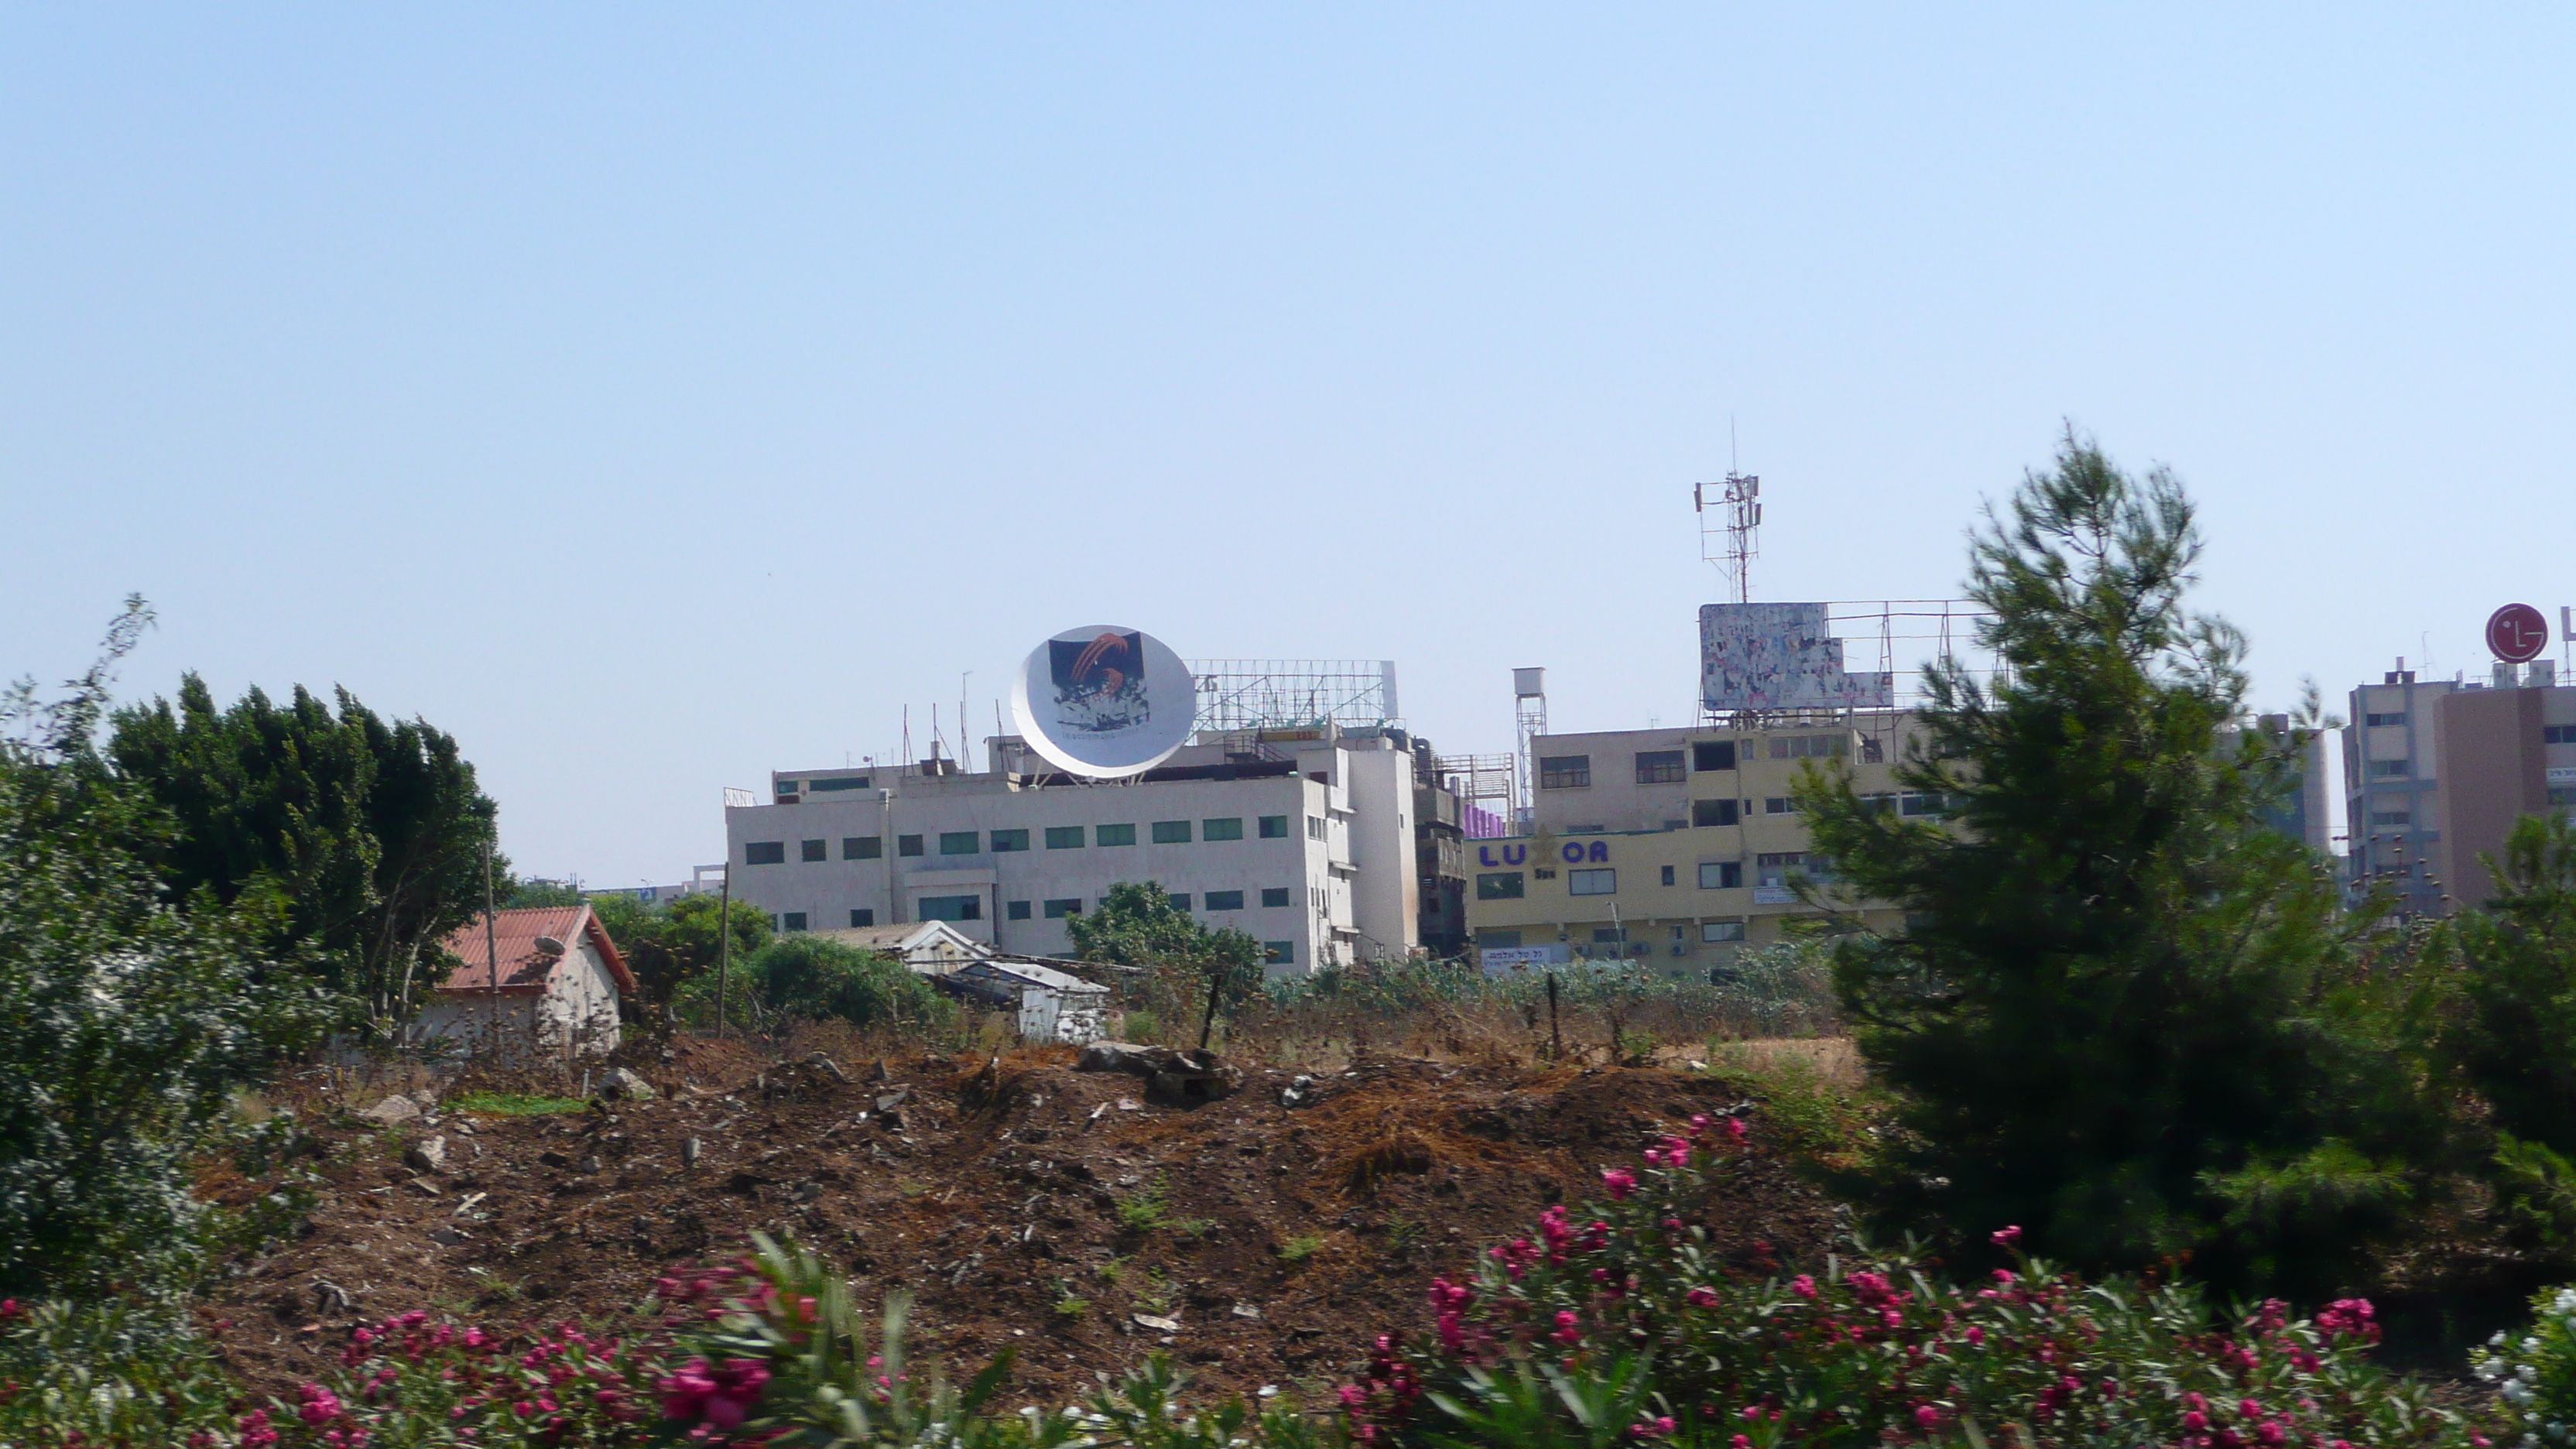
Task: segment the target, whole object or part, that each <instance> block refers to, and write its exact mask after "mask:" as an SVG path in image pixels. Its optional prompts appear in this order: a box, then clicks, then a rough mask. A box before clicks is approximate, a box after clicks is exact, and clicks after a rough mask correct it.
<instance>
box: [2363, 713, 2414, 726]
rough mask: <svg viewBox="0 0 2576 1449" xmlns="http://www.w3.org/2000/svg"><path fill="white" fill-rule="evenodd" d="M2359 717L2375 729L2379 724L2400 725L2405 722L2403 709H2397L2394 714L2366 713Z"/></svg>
mask: <svg viewBox="0 0 2576 1449" xmlns="http://www.w3.org/2000/svg"><path fill="white" fill-rule="evenodd" d="M2361 718H2362V723H2364V724H2366V725H2369V726H2370V727H2371V728H2373V729H2377V728H2378V727H2379V726H2381V725H2402V724H2404V723H2406V712H2405V711H2404V710H2399V711H2398V712H2397V713H2395V714H2366V715H2363V716H2362V717H2361Z"/></svg>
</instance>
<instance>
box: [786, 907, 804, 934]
mask: <svg viewBox="0 0 2576 1449" xmlns="http://www.w3.org/2000/svg"><path fill="white" fill-rule="evenodd" d="M781 925H782V927H783V928H784V929H786V930H790V931H801V930H804V929H805V913H804V912H803V911H789V912H788V913H787V914H786V915H785V916H784V917H782V918H781Z"/></svg>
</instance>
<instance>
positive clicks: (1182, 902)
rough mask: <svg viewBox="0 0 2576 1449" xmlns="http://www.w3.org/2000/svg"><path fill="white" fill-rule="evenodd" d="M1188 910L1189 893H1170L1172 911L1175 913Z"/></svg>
mask: <svg viewBox="0 0 2576 1449" xmlns="http://www.w3.org/2000/svg"><path fill="white" fill-rule="evenodd" d="M1189 908H1190V893H1189V892H1188V891H1174V892H1172V909H1173V910H1176V911H1186V910H1188V909H1189Z"/></svg>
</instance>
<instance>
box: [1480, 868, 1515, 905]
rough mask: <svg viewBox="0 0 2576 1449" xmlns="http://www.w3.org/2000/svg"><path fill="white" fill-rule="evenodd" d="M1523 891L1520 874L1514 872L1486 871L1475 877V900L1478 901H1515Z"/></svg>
mask: <svg viewBox="0 0 2576 1449" xmlns="http://www.w3.org/2000/svg"><path fill="white" fill-rule="evenodd" d="M1524 891H1525V887H1523V886H1522V884H1521V873H1520V872H1519V871H1516V870H1496V871H1487V872H1485V873H1483V874H1481V875H1478V876H1477V877H1476V899H1478V900H1480V901H1516V900H1519V899H1520V898H1521V897H1522V895H1523V893H1524Z"/></svg>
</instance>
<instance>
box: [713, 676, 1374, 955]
mask: <svg viewBox="0 0 2576 1449" xmlns="http://www.w3.org/2000/svg"><path fill="white" fill-rule="evenodd" d="M1290 735H1294V736H1302V738H1291V737H1287V736H1290ZM986 758H988V759H990V760H992V761H993V762H994V767H993V768H992V769H990V770H988V771H985V772H982V773H978V774H965V773H960V772H958V771H957V770H956V769H955V767H954V765H953V763H951V762H949V761H944V760H937V759H934V760H929V761H923V762H919V763H915V764H909V765H903V766H899V767H865V766H861V767H856V768H842V769H825V770H801V771H800V770H782V771H779V772H777V773H775V774H773V775H772V776H771V777H770V798H771V803H769V804H766V805H735V806H728V807H727V808H726V810H725V835H726V858H727V860H728V861H729V863H730V869H731V872H732V875H733V891H734V894H735V895H736V896H738V897H740V898H742V899H744V900H747V901H750V902H752V903H754V904H755V905H757V906H758V907H759V908H760V909H762V910H764V911H767V912H769V913H770V914H771V915H772V916H773V917H774V918H775V920H776V923H777V926H778V929H780V930H782V931H803V930H829V929H836V928H837V929H846V928H848V927H852V926H872V925H892V924H896V923H900V922H905V921H921V920H937V921H946V922H948V923H949V924H950V925H952V926H954V927H955V928H956V929H957V930H959V931H961V932H963V933H965V934H966V935H968V936H970V937H972V938H973V939H975V940H977V941H979V942H988V943H990V944H992V945H994V946H995V947H997V948H998V949H1000V950H1003V951H1008V952H1016V953H1020V954H1025V955H1032V956H1061V955H1066V954H1069V953H1070V952H1071V950H1072V939H1071V936H1070V934H1069V931H1068V928H1067V926H1066V921H1067V919H1068V918H1070V917H1073V916H1076V915H1079V914H1081V913H1083V912H1085V911H1090V910H1096V909H1098V908H1099V905H1100V901H1101V898H1102V897H1103V896H1105V895H1106V894H1108V891H1109V887H1110V886H1112V885H1114V884H1117V883H1119V882H1122V881H1139V882H1142V881H1152V882H1154V883H1155V884H1157V885H1159V886H1161V887H1162V888H1163V889H1164V890H1165V891H1167V892H1169V893H1170V894H1171V896H1172V898H1173V899H1174V901H1175V902H1176V903H1178V904H1180V905H1181V906H1183V907H1184V908H1185V909H1187V910H1188V911H1190V912H1191V913H1192V914H1193V915H1195V916H1197V917H1198V918H1199V919H1200V920H1202V921H1204V922H1206V923H1207V924H1208V925H1210V926H1235V927H1239V928H1241V929H1242V930H1244V931H1246V932H1248V933H1250V934H1251V935H1252V936H1253V938H1254V939H1256V940H1258V941H1260V942H1261V943H1262V946H1263V949H1264V954H1265V957H1266V959H1267V961H1268V963H1269V969H1270V971H1271V972H1272V973H1273V974H1287V973H1290V972H1300V971H1312V970H1315V969H1317V968H1319V967H1323V966H1328V965H1334V964H1340V963H1350V962H1355V961H1361V960H1371V959H1378V958H1385V957H1399V956H1403V955H1405V954H1407V953H1408V952H1410V951H1412V950H1413V949H1414V946H1415V944H1416V931H1417V927H1416V912H1417V910H1418V909H1419V904H1420V902H1419V886H1418V884H1417V880H1416V865H1415V840H1414V822H1413V819H1412V814H1413V810H1414V808H1415V807H1414V791H1413V756H1412V753H1411V752H1410V751H1408V750H1400V749H1397V748H1395V744H1394V741H1393V740H1392V739H1390V738H1388V737H1386V736H1385V735H1384V734H1383V733H1381V732H1363V733H1344V732H1342V731H1339V730H1337V729H1335V728H1334V727H1333V726H1331V725H1329V724H1327V725H1325V726H1323V727H1322V728H1320V729H1314V730H1301V731H1293V732H1279V731H1274V732H1269V733H1267V734H1260V735H1253V734H1235V735H1224V736H1211V735H1202V736H1201V737H1200V741H1199V742H1197V743H1193V744H1190V745H1187V746H1184V747H1183V748H1182V749H1181V750H1180V751H1179V752H1178V753H1176V754H1175V755H1173V756H1172V758H1171V759H1170V760H1168V761H1166V762H1164V764H1163V765H1161V766H1160V767H1158V768H1156V769H1153V770H1149V771H1147V772H1146V773H1145V774H1144V775H1142V776H1140V777H1138V778H1136V779H1133V780H1125V781H1092V780H1085V779H1081V778H1078V777H1074V776H1069V775H1065V774H1062V773H1059V772H1057V771H1055V770H1054V769H1053V768H1052V767H1051V766H1049V765H1047V764H1046V763H1045V762H1044V761H1043V760H1041V759H1039V758H1038V757H1037V755H1036V754H1035V753H1034V752H1032V751H1030V750H1029V749H1028V748H1027V747H1026V746H1025V745H1024V744H1023V743H1022V742H1021V741H1020V740H1019V739H1017V738H1016V737H1011V736H1004V737H999V738H996V739H994V740H991V741H990V742H989V747H988V750H987V755H986Z"/></svg>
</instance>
